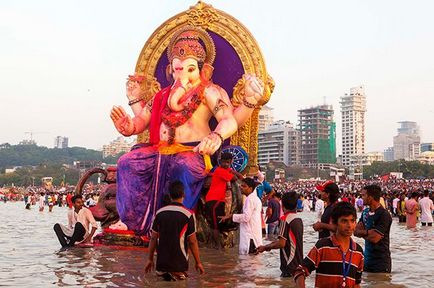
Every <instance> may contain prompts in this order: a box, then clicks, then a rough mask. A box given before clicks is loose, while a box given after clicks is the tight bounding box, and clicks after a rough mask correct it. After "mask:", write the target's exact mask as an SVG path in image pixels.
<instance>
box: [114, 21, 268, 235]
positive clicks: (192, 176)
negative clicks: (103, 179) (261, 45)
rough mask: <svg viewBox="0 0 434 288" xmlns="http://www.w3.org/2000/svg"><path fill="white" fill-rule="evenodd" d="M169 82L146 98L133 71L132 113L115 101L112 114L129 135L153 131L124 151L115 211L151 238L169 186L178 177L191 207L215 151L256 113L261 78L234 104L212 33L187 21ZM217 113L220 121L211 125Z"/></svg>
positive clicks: (173, 46)
mask: <svg viewBox="0 0 434 288" xmlns="http://www.w3.org/2000/svg"><path fill="white" fill-rule="evenodd" d="M167 57H168V60H169V63H170V64H169V65H168V67H167V73H168V74H169V75H171V77H172V85H170V86H168V87H166V88H163V89H161V90H160V91H159V92H158V93H157V94H155V96H154V97H153V98H152V99H151V100H150V101H148V102H147V103H144V101H142V98H141V93H142V91H141V88H140V81H141V80H142V79H141V77H139V76H130V77H129V80H128V82H127V85H126V86H127V87H126V91H127V97H128V99H129V103H128V104H129V105H130V106H131V108H132V110H133V113H134V117H131V116H130V115H128V114H127V113H126V112H125V110H124V109H123V108H122V107H120V106H114V107H113V109H112V111H111V115H110V116H111V118H112V120H113V122H114V125H115V127H116V129H117V130H118V131H119V132H120V133H121V134H122V135H124V136H131V135H137V134H140V133H142V132H143V131H144V130H145V129H149V133H150V134H149V135H150V140H149V143H148V144H146V145H143V146H142V147H140V148H138V149H134V150H132V151H130V152H129V153H127V154H125V155H123V156H122V157H121V158H120V159H119V161H118V170H117V180H118V182H117V209H118V212H119V215H120V219H121V221H122V222H123V223H124V224H125V225H126V226H127V227H128V229H129V230H133V231H134V232H135V233H136V234H137V235H148V233H149V231H150V228H151V224H152V220H153V217H154V215H155V213H156V211H157V210H158V209H159V208H161V206H162V203H163V199H164V196H165V194H167V193H168V191H167V189H168V185H169V184H170V182H171V181H174V180H180V181H182V182H183V184H184V187H185V199H184V205H185V206H186V207H187V208H189V209H193V208H194V207H195V205H196V203H197V201H198V199H199V197H200V191H201V189H202V185H203V181H204V179H205V177H206V175H207V173H208V172H209V170H210V168H211V161H210V155H212V154H214V153H215V152H216V151H217V150H218V149H219V148H220V147H221V146H222V145H223V142H224V140H225V139H227V138H229V137H230V136H232V135H233V134H234V133H235V132H236V131H237V129H238V127H239V126H241V125H242V124H243V123H244V122H245V121H246V120H247V119H248V118H249V117H250V115H251V113H252V111H253V109H254V108H255V107H256V104H257V103H258V101H259V100H260V98H261V97H262V94H263V89H264V88H263V83H262V81H260V80H259V79H257V78H256V77H255V76H253V75H245V76H244V77H245V79H244V80H245V85H244V99H243V101H242V105H239V106H238V107H237V108H236V109H234V107H233V106H232V104H231V101H230V99H229V97H228V95H227V93H226V91H225V90H224V89H222V88H221V87H219V86H218V85H216V84H214V83H213V82H212V80H211V76H212V72H213V66H212V65H213V61H214V59H215V46H214V43H213V40H212V38H211V37H210V36H209V34H208V33H207V32H206V31H205V30H203V29H201V28H197V27H192V26H187V27H184V28H182V29H180V30H179V31H177V32H176V33H175V34H174V36H173V38H172V39H171V41H170V43H169V46H168V48H167ZM211 117H214V118H215V119H216V120H217V122H218V124H217V126H216V127H215V129H214V130H211V129H210V126H209V124H208V123H209V121H210V119H211Z"/></svg>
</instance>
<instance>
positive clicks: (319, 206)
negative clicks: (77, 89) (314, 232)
mask: <svg viewBox="0 0 434 288" xmlns="http://www.w3.org/2000/svg"><path fill="white" fill-rule="evenodd" d="M315 212H316V218H317V219H319V220H321V216H322V213H324V201H323V200H321V199H317V200H316V203H315Z"/></svg>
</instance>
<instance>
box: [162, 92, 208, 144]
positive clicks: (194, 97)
mask: <svg viewBox="0 0 434 288" xmlns="http://www.w3.org/2000/svg"><path fill="white" fill-rule="evenodd" d="M203 91H204V87H203V86H202V85H199V87H197V88H195V89H192V90H190V91H189V92H188V94H189V95H185V96H184V97H183V98H184V99H186V100H185V103H184V105H183V106H184V109H183V110H182V111H179V112H176V111H172V110H171V109H170V108H169V105H167V104H166V105H165V107H164V109H163V111H162V115H161V119H162V122H163V123H164V124H165V125H166V126H167V127H168V129H169V131H168V132H169V138H168V141H167V142H168V143H169V144H173V143H174V142H175V134H176V128H178V127H179V126H181V125H183V124H185V122H187V120H188V119H190V118H191V116H192V115H193V113H194V112H195V111H196V110H197V108H198V107H199V105H200V103H202V99H203Z"/></svg>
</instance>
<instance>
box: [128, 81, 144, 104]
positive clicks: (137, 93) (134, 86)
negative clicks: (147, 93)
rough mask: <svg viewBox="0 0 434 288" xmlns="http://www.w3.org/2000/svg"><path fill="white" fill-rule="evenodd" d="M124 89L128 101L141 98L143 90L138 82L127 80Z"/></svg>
mask: <svg viewBox="0 0 434 288" xmlns="http://www.w3.org/2000/svg"><path fill="white" fill-rule="evenodd" d="M126 89H127V97H128V100H135V99H140V98H143V90H142V88H141V87H140V83H139V82H138V81H134V80H128V81H127V83H126Z"/></svg>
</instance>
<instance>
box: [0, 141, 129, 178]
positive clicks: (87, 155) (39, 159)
mask: <svg viewBox="0 0 434 288" xmlns="http://www.w3.org/2000/svg"><path fill="white" fill-rule="evenodd" d="M122 154H123V153H120V154H118V155H116V156H114V157H107V158H103V157H102V152H101V151H97V150H92V149H86V148H83V147H71V148H63V149H58V148H47V147H42V146H37V145H35V144H32V145H10V144H8V143H4V144H0V185H1V186H3V185H11V184H12V183H13V184H14V185H16V186H28V185H32V184H35V185H38V186H39V185H40V184H41V183H40V179H41V178H42V177H47V176H49V177H53V178H54V179H53V184H54V185H60V184H61V182H62V181H64V180H66V182H67V183H69V184H72V185H75V184H76V183H77V181H78V177H79V174H80V171H79V170H78V169H75V168H73V167H72V164H73V162H74V161H95V162H104V163H107V164H116V162H117V159H118V158H119V157H120V156H121V155H122ZM17 166H19V167H20V168H18V169H16V171H15V172H12V173H8V174H5V169H6V168H14V167H17Z"/></svg>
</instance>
